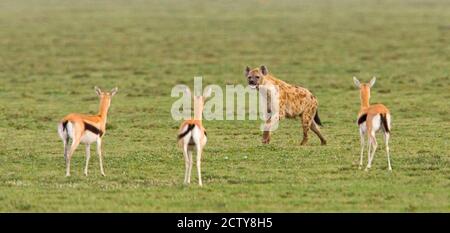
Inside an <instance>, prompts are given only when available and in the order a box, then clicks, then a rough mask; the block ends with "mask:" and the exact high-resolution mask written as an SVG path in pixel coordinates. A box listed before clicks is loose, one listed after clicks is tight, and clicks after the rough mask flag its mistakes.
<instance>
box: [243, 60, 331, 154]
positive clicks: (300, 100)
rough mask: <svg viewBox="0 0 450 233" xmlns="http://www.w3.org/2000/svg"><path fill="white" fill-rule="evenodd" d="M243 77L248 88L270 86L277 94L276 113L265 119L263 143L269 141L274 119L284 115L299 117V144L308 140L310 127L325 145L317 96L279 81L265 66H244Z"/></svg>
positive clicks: (269, 110) (268, 99)
mask: <svg viewBox="0 0 450 233" xmlns="http://www.w3.org/2000/svg"><path fill="white" fill-rule="evenodd" d="M244 73H245V77H246V78H247V79H248V85H249V86H250V88H254V89H257V90H258V91H261V90H260V87H261V88H263V87H267V86H272V87H274V89H273V90H274V91H276V92H277V93H276V94H277V95H269V96H277V98H278V103H279V108H278V114H275V115H273V116H272V117H269V118H268V119H266V122H265V129H264V133H263V140H262V142H263V143H264V144H267V143H269V142H270V130H268V129H270V127H271V125H272V124H273V123H274V121H275V120H276V121H278V120H280V119H283V118H285V117H287V118H296V117H300V118H301V120H302V127H303V140H302V142H301V145H304V144H306V143H307V141H308V131H309V129H311V130H312V131H313V132H314V133H315V134H317V136H319V138H320V141H321V143H322V145H326V143H327V141H326V140H325V138H324V137H323V136H322V134H321V133H320V130H319V126H318V125H322V124H321V122H320V119H319V115H318V112H317V107H318V101H317V98H316V97H315V96H314V95H313V94H312V93H311V92H310V91H309V90H308V89H306V88H303V87H300V86H294V85H290V84H288V83H286V82H284V81H281V80H279V79H277V78H275V77H274V76H272V75H271V74H269V71H268V69H267V67H266V66H261V67H260V68H255V69H250V67H248V66H247V67H246V69H245V72H244ZM267 102H268V106H270V105H271V102H274V101H270V98H267ZM274 103H275V102H274ZM268 113H271V108H270V107H269V108H268Z"/></svg>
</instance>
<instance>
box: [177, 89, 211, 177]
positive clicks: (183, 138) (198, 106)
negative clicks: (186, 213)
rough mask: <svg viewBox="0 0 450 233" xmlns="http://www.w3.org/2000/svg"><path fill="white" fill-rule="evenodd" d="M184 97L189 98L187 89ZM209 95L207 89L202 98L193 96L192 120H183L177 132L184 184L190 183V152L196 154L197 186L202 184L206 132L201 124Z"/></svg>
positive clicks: (209, 91)
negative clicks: (181, 156)
mask: <svg viewBox="0 0 450 233" xmlns="http://www.w3.org/2000/svg"><path fill="white" fill-rule="evenodd" d="M185 94H186V95H185V96H191V92H190V90H189V89H188V88H186V89H185ZM210 95H211V88H207V89H206V90H205V92H204V94H203V96H194V98H193V99H194V118H193V119H189V120H185V121H183V123H182V124H181V126H180V129H179V130H178V144H179V145H180V146H181V147H182V148H183V154H184V162H185V172H184V184H190V183H191V171H192V163H193V161H192V152H193V151H194V150H195V151H196V152H197V174H198V184H199V185H200V186H202V185H203V183H202V175H201V159H202V152H203V148H204V147H205V145H206V141H207V139H206V131H205V128H204V127H203V124H202V113H203V106H204V104H205V99H206V98H207V97H209V96H210Z"/></svg>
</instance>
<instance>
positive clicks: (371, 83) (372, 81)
mask: <svg viewBox="0 0 450 233" xmlns="http://www.w3.org/2000/svg"><path fill="white" fill-rule="evenodd" d="M375 81H377V77H375V76H373V78H372V79H371V80H370V87H373V85H374V84H375Z"/></svg>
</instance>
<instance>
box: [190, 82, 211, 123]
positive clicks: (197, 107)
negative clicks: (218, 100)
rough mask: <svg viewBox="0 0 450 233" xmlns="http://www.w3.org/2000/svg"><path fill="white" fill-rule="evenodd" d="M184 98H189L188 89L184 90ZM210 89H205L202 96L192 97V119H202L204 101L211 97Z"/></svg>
mask: <svg viewBox="0 0 450 233" xmlns="http://www.w3.org/2000/svg"><path fill="white" fill-rule="evenodd" d="M184 92H185V95H186V96H191V91H190V90H189V88H185V89H184ZM211 93H212V89H211V87H207V88H206V89H205V91H204V92H203V95H194V96H192V100H193V102H194V118H195V119H202V113H203V107H204V106H205V101H206V99H207V98H208V97H210V96H211Z"/></svg>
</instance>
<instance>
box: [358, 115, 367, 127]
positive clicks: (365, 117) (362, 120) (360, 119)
mask: <svg viewBox="0 0 450 233" xmlns="http://www.w3.org/2000/svg"><path fill="white" fill-rule="evenodd" d="M366 120H367V114H362V115H361V116H360V117H359V118H358V125H360V124H362V123H364V122H365V121H366Z"/></svg>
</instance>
